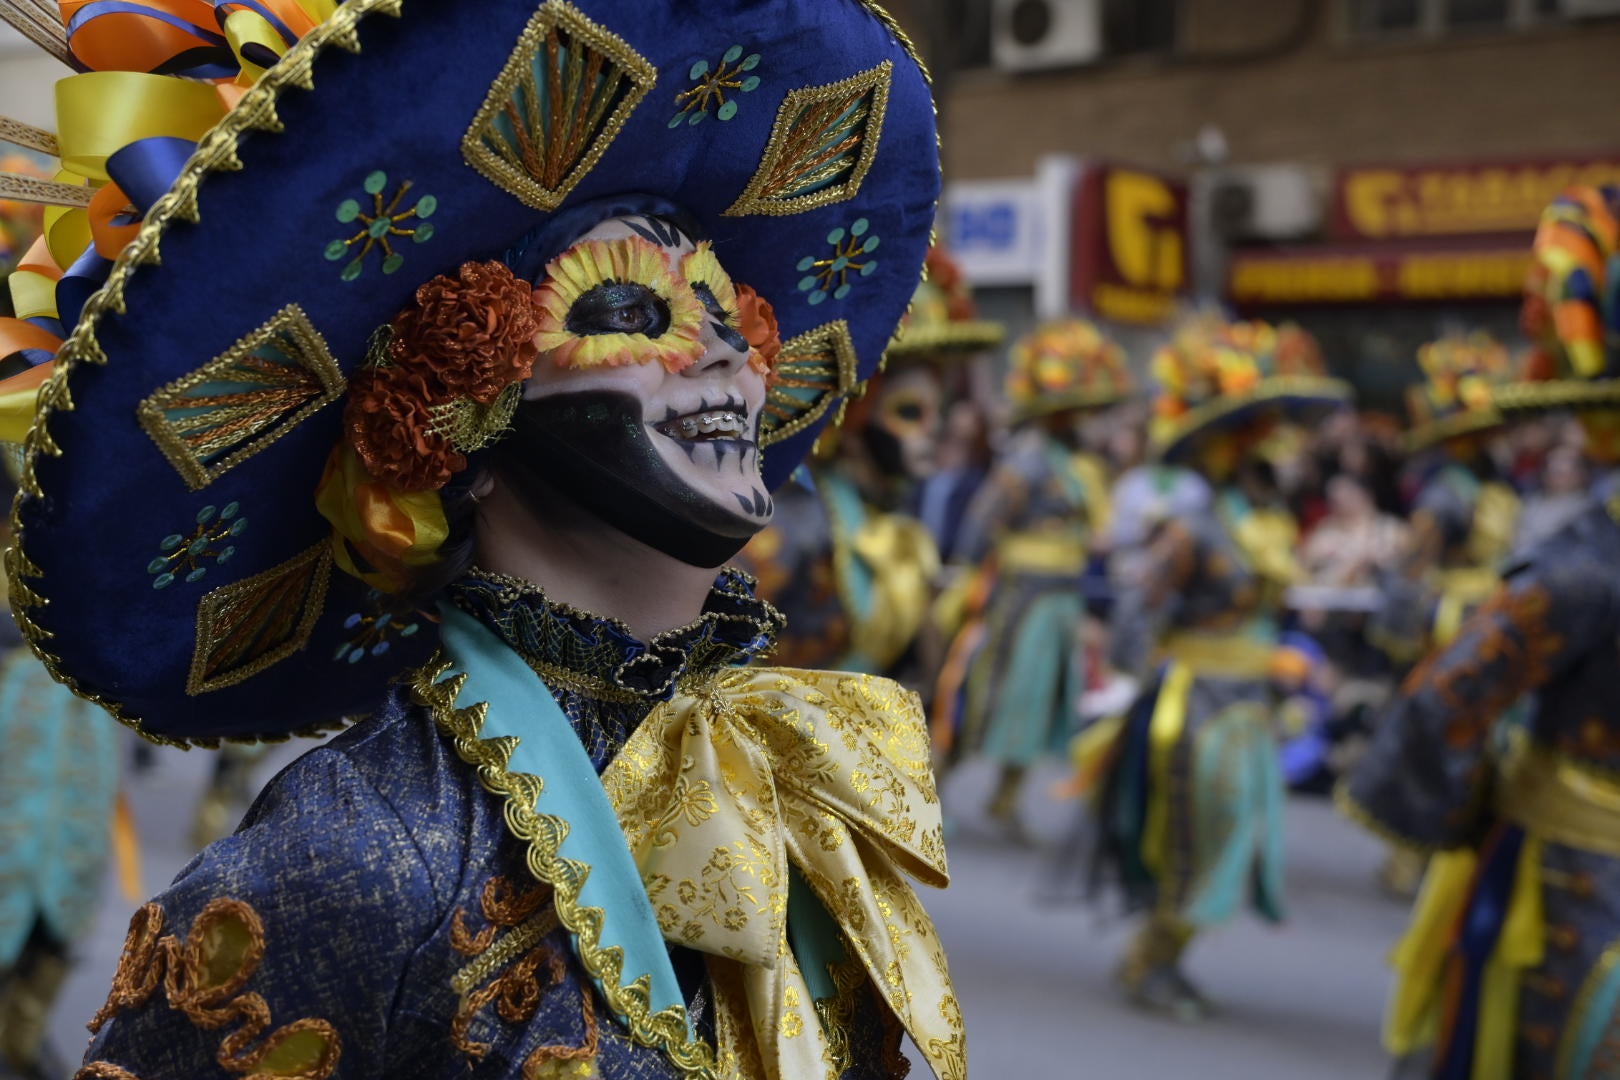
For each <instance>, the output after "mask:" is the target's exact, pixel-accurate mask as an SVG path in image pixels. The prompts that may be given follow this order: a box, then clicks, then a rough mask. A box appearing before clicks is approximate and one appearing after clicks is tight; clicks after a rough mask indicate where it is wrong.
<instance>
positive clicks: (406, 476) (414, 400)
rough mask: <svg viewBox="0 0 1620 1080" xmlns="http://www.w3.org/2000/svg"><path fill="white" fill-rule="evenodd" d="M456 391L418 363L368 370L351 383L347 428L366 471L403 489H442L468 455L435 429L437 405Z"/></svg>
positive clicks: (346, 417)
mask: <svg viewBox="0 0 1620 1080" xmlns="http://www.w3.org/2000/svg"><path fill="white" fill-rule="evenodd" d="M449 397H450V395H447V394H446V393H445V392H444V389H443V387H442V385H441V384H440V383H439V382H438V380H437V378H436V377H435V373H434V372H433V371H431V370H426V371H424V370H422V368H421V367H420V366H418V365H416V364H411V365H409V366H407V365H403V364H401V365H397V366H389V367H372V368H366V369H365V370H363V371H361V372H360V373H359V374H358V375H356V376H355V378H354V381H353V382H352V383H351V384H350V385H349V401H348V404H347V405H346V406H345V407H344V410H343V432H344V437H345V438H347V439H348V441H349V445H350V446H352V447H353V448H354V452H355V453H356V454H357V455H359V458H360V460H361V461H362V462H364V463H365V466H366V471H367V472H369V473H370V474H371V475H372V476H374V477H376V478H377V479H378V480H385V481H387V482H388V483H389V484H391V485H393V486H394V487H396V488H399V489H400V490H401V491H430V490H437V489H439V488H441V487H443V486H444V485H445V484H446V483H448V482H449V480H450V478H451V477H452V476H454V475H455V474H456V473H458V472H460V471H461V470H462V469H465V468H466V467H467V459H466V457H465V456H463V455H462V454H461V453H460V452H459V451H457V450H456V448H455V447H453V446H451V445H450V440H449V439H447V438H445V437H444V436H443V435H441V434H439V433H438V432H437V431H435V430H434V424H433V406H434V405H435V404H439V403H442V402H444V401H446V400H448V398H449Z"/></svg>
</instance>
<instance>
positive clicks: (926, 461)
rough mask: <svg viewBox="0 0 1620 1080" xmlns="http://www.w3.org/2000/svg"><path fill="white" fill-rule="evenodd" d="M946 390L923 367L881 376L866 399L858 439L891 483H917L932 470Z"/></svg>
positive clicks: (909, 366)
mask: <svg viewBox="0 0 1620 1080" xmlns="http://www.w3.org/2000/svg"><path fill="white" fill-rule="evenodd" d="M944 412H945V388H944V385H943V382H942V380H941V378H940V376H939V373H938V372H937V371H936V370H935V369H934V368H933V367H932V366H930V365H927V364H907V365H905V366H904V367H900V368H897V369H895V370H893V371H890V372H888V373H886V374H885V375H884V376H883V377H882V379H881V380H880V381H879V383H878V385H877V387H876V388H875V389H874V391H873V393H872V394H871V396H870V398H869V403H868V411H867V414H866V423H865V425H864V426H863V428H862V431H861V434H862V439H863V441H864V443H865V445H866V448H867V451H868V452H869V453H870V454H871V456H872V460H873V462H874V464H875V465H876V466H877V467H878V469H879V470H880V471H881V472H883V473H884V474H885V475H886V476H888V477H889V478H891V479H908V480H921V479H924V478H926V477H927V476H929V475H931V474H932V473H933V472H934V469H935V467H936V459H937V457H938V454H939V442H940V436H941V433H942V428H943V425H944Z"/></svg>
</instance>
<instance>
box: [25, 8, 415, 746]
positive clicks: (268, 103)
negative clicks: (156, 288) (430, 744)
mask: <svg viewBox="0 0 1620 1080" xmlns="http://www.w3.org/2000/svg"><path fill="white" fill-rule="evenodd" d="M44 2H45V0H34V2H30V0H0V13H4V14H7V15H8V16H9V14H10V13H15V12H19V11H21V10H22V9H23V8H25V7H26V8H27V9H29V10H30V11H33V12H38V11H43V10H44V9H43V8H42V7H41V4H43V3H44ZM403 2H404V0H348V2H347V3H344V4H342V5H340V6H339V7H338V8H337V10H336V11H335V12H334V13H333V15H332V17H331V18H330V19H328V20H327V21H326V22H324V23H322V24H321V25H320V26H317V27H316V28H315V29H314V30H311V31H310V32H309V33H308V34H306V35H305V36H304V37H303V38H302V39H301V40H300V41H298V43H297V44H295V45H294V46H293V47H292V48H291V49H289V50H288V51H287V54H286V55H285V56H283V57H282V58H281V59H280V60H279V61H277V62H276V63H275V64H274V65H273V66H272V67H270V68H269V69H268V70H267V71H266V72H265V73H264V75H263V76H261V77H260V79H259V81H258V82H257V83H255V84H254V86H253V87H252V89H250V90H248V92H247V93H246V94H244V95H243V96H242V100H241V101H240V102H238V103H237V105H236V108H234V109H232V110H231V112H230V113H229V114H227V115H226V117H225V118H224V119H223V120H221V121H220V122H219V123H218V124H216V125H215V126H214V127H213V128H212V129H210V130H209V132H208V133H207V134H206V135H204V136H203V138H202V141H201V142H199V143H198V144H197V150H196V152H195V153H193V154H192V155H191V158H190V160H188V161H187V162H186V165H185V168H184V169H182V170H181V173H180V176H179V178H178V179H177V180H176V181H175V182H174V185H173V186H172V187H171V188H170V189H169V190H168V192H167V193H166V194H164V196H163V197H162V198H160V199H159V200H158V201H157V202H156V203H155V204H154V205H153V207H152V209H151V210H150V211H149V212H148V213H147V215H146V218H145V220H144V221H143V222H142V224H141V229H140V232H139V233H137V234H136V236H135V239H133V240H132V241H130V243H129V245H128V246H126V247H125V248H124V250H123V252H122V253H121V254H120V255H119V256H118V260H117V262H115V263H114V264H113V268H112V270H111V272H110V273H109V274H108V275H107V282H106V284H105V285H103V286H102V287H101V288H100V289H99V290H98V291H97V292H96V293H95V294H94V295H93V296H91V297H90V299H89V300H87V301H85V305H84V310H83V312H82V313H81V314H80V316H79V321H78V323H77V325H75V326H74V328H73V332H72V333H71V334H69V335H68V339H67V341H65V342H64V343H63V345H62V348H61V349H60V351H58V353H57V356H56V368H55V370H54V372H53V373H52V375H51V377H50V379H49V380H47V381H46V383H45V384H44V386H42V387H41V388H40V392H39V404H38V407H37V411H36V413H35V418H34V426H33V427H32V428H30V429H29V432H28V439H27V441H26V442H25V443H24V450H25V455H24V458H23V467H22V475H21V477H20V478H19V481H18V485H17V495H16V498H15V499H13V501H12V504H11V527H12V535H13V541H12V546H11V547H10V548H9V549H8V550H7V552H6V557H5V559H6V571H7V577H8V578H9V588H10V594H11V604H12V614H13V616H14V617H15V618H16V620H17V625H18V626H19V627H20V628H21V630H22V632H23V636H24V637H25V638H26V639H27V640H28V645H29V648H31V649H32V650H33V652H34V655H35V656H37V657H39V659H40V661H41V662H42V663H43V664H44V665H45V668H46V670H47V671H49V672H50V673H51V677H52V678H54V679H56V681H57V682H60V683H62V684H63V685H65V686H66V687H67V688H68V689H70V690H72V691H73V692H74V693H75V694H77V695H79V696H80V697H82V698H84V699H85V700H87V701H91V702H94V703H95V704H97V705H99V706H101V707H102V708H103V709H106V710H107V712H109V713H110V714H112V716H113V718H114V719H116V720H118V722H119V723H121V724H124V725H125V726H127V727H129V728H132V729H134V730H135V732H136V733H137V734H139V735H141V736H143V737H144V738H146V739H148V740H150V741H152V742H156V743H161V744H164V745H169V746H179V747H182V748H186V747H189V746H207V747H217V746H219V745H220V743H221V742H249V743H252V742H281V741H285V740H286V739H289V738H294V737H301V736H306V735H319V734H322V733H324V732H326V731H330V730H332V729H333V728H335V727H341V726H343V725H344V724H345V723H346V722H347V721H343V720H340V721H337V722H335V723H330V724H324V725H319V726H317V727H312V728H308V729H305V730H301V731H295V732H290V733H288V734H287V735H284V736H275V737H273V738H260V739H235V738H227V739H219V738H203V737H196V736H193V737H190V738H187V739H176V738H173V737H170V736H165V735H159V734H156V733H154V732H151V731H148V730H146V727H145V724H144V723H143V721H142V718H141V717H138V716H131V715H130V714H129V713H127V712H125V711H124V708H123V706H122V705H120V704H119V703H118V702H116V701H112V700H109V699H107V698H105V697H103V696H102V695H101V694H99V693H97V692H95V691H94V690H91V689H89V688H87V687H84V686H81V685H80V684H79V682H78V681H77V680H76V679H74V678H73V677H72V676H71V675H69V674H68V673H67V672H65V671H63V670H62V666H61V661H60V660H59V659H58V658H57V657H56V656H55V655H53V654H52V653H51V651H50V649H49V647H48V646H49V642H50V638H51V634H50V633H49V632H48V631H46V630H45V629H44V628H42V627H41V626H39V624H38V623H36V622H35V621H34V619H33V618H32V614H31V610H32V609H37V608H40V607H43V606H45V605H46V604H47V603H48V601H47V600H45V599H44V598H43V597H41V596H40V595H39V594H38V593H37V592H36V591H35V590H34V589H33V588H32V587H31V586H29V585H28V583H27V582H26V581H25V580H24V579H25V578H27V579H31V580H38V579H39V578H40V577H41V576H42V574H41V571H40V568H39V566H38V565H37V564H36V563H34V561H33V560H32V559H30V558H29V557H28V556H27V554H26V553H25V547H26V544H27V541H28V537H27V535H26V533H27V530H26V529H24V528H23V523H22V504H23V500H24V499H29V498H35V499H37V498H43V497H44V493H43V491H42V490H41V488H40V486H39V479H38V477H37V476H36V474H35V469H34V463H35V461H36V460H37V459H38V458H39V456H40V455H42V454H43V455H45V456H47V457H59V456H61V453H62V449H61V447H60V446H58V445H57V443H56V441H55V440H54V439H52V438H51V433H50V421H51V418H52V416H53V415H54V414H56V413H58V412H71V411H72V409H73V399H72V396H71V394H70V392H69V390H68V382H69V379H70V378H71V376H72V374H73V372H74V371H75V370H76V369H77V368H78V366H79V365H80V364H105V363H106V362H107V354H106V352H105V351H104V350H103V349H102V347H101V345H100V343H99V342H98V341H97V340H96V332H97V330H98V328H99V326H100V322H101V318H102V316H103V315H105V314H106V313H108V312H112V313H114V314H121V313H122V312H123V311H124V289H125V287H126V286H127V285H128V282H129V279H130V277H131V276H132V275H133V274H134V273H135V272H136V271H137V269H139V268H140V267H142V266H156V265H157V264H158V263H159V262H160V261H161V256H160V254H159V246H160V244H161V241H162V239H163V235H164V233H165V231H166V230H167V229H168V227H169V223H170V222H171V221H173V220H175V219H179V220H181V221H186V222H189V223H191V224H196V223H197V222H198V220H199V219H200V215H199V212H198V208H197V189H198V187H199V186H200V185H201V184H202V182H203V180H204V178H206V177H207V175H208V174H209V173H213V172H234V171H236V170H238V169H240V168H241V167H242V161H241V159H240V158H239V157H238V156H237V154H236V145H237V140H239V139H240V138H242V136H243V135H245V134H247V133H249V132H252V131H269V132H278V131H280V129H281V121H280V119H279V118H278V117H277V116H276V99H277V98H278V97H279V96H280V95H281V93H282V92H283V91H285V90H286V89H287V88H289V87H298V88H300V89H304V90H309V89H313V88H314V85H315V77H314V64H315V58H316V57H317V56H318V55H320V53H321V51H322V50H324V49H326V48H327V47H328V46H330V45H336V46H338V47H340V48H343V49H346V50H347V51H349V52H359V51H360V39H359V35H358V33H357V31H356V28H357V27H358V26H359V25H360V23H361V22H362V20H364V19H366V18H368V17H370V16H373V15H391V16H395V17H398V15H399V13H400V6H401V4H402V3H403ZM6 21H7V22H11V21H12V20H11V18H9V17H7V18H6ZM12 25H16V23H12ZM18 29H19V30H21V27H19V28H18Z"/></svg>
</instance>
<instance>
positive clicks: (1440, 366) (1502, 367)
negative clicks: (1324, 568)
mask: <svg viewBox="0 0 1620 1080" xmlns="http://www.w3.org/2000/svg"><path fill="white" fill-rule="evenodd" d="M1511 366H1512V360H1511V358H1510V357H1509V355H1508V352H1507V349H1506V348H1504V347H1503V346H1502V345H1501V344H1499V343H1498V342H1496V341H1494V340H1492V339H1491V338H1490V336H1489V335H1486V334H1473V335H1469V336H1453V337H1447V338H1441V339H1440V340H1438V341H1434V342H1430V343H1429V344H1427V345H1424V346H1423V347H1422V348H1421V349H1419V350H1418V367H1419V369H1420V370H1421V371H1422V373H1423V381H1422V382H1421V383H1419V384H1417V385H1415V386H1413V387H1411V388H1410V390H1409V392H1408V396H1407V403H1408V411H1409V413H1410V418H1411V427H1410V428H1409V429H1408V430H1407V433H1406V437H1405V440H1404V441H1405V445H1406V448H1407V450H1408V451H1409V452H1410V453H1411V454H1412V455H1413V457H1414V461H1415V465H1414V468H1415V469H1416V475H1417V476H1418V477H1420V478H1421V479H1420V483H1419V486H1418V489H1417V493H1416V495H1415V497H1414V498H1413V501H1412V510H1411V515H1410V524H1411V537H1410V542H1409V544H1408V548H1407V552H1406V554H1405V556H1404V557H1403V558H1402V559H1401V560H1400V564H1399V566H1398V567H1397V568H1396V569H1395V570H1394V571H1392V572H1390V573H1387V574H1385V575H1384V603H1383V607H1382V608H1381V609H1380V610H1379V611H1378V612H1377V613H1375V614H1374V616H1373V618H1372V621H1371V624H1370V626H1369V630H1368V636H1369V639H1370V640H1371V641H1372V642H1373V643H1374V644H1375V645H1376V646H1377V647H1378V648H1379V649H1381V650H1382V651H1383V652H1384V654H1385V655H1386V656H1388V658H1389V660H1390V662H1391V663H1392V664H1393V665H1394V666H1395V670H1396V672H1397V674H1398V675H1404V674H1405V672H1406V671H1408V670H1409V669H1410V668H1411V666H1412V665H1413V664H1414V663H1416V662H1417V660H1418V659H1420V658H1421V657H1423V656H1425V655H1427V654H1428V653H1429V652H1431V651H1433V650H1434V649H1436V648H1440V647H1443V646H1445V645H1446V644H1448V643H1449V642H1450V641H1451V639H1452V638H1454V637H1455V636H1456V635H1457V632H1458V630H1459V629H1460V628H1461V626H1462V624H1463V620H1464V619H1465V618H1466V617H1467V615H1468V614H1469V612H1471V611H1472V610H1473V609H1474V608H1475V607H1477V606H1478V605H1479V604H1481V603H1483V602H1484V601H1485V599H1486V598H1488V597H1489V596H1490V595H1491V594H1492V593H1493V592H1494V591H1495V589H1496V586H1497V584H1498V582H1499V581H1500V575H1501V570H1502V561H1503V560H1504V559H1505V558H1506V557H1507V554H1508V552H1509V550H1510V548H1511V547H1512V542H1513V536H1514V533H1515V531H1516V526H1517V521H1518V511H1519V500H1518V496H1517V495H1516V494H1515V493H1514V491H1513V489H1512V488H1511V487H1510V486H1508V485H1507V484H1506V483H1504V482H1502V481H1501V480H1499V479H1497V478H1496V470H1495V466H1494V464H1493V462H1492V459H1491V455H1490V440H1491V439H1492V438H1493V437H1494V436H1495V435H1496V434H1497V433H1498V432H1499V431H1500V430H1501V429H1502V426H1503V423H1504V421H1503V416H1502V414H1501V412H1500V410H1499V409H1498V408H1497V405H1496V395H1497V392H1498V391H1499V390H1500V389H1501V388H1502V387H1503V386H1504V385H1505V384H1506V383H1507V382H1508V381H1509V379H1510V377H1511V374H1512V373H1511V370H1510V369H1511ZM1425 861H1426V860H1425V859H1424V857H1423V855H1422V853H1421V852H1418V851H1415V850H1413V849H1412V848H1410V847H1407V846H1405V845H1401V844H1396V845H1394V846H1392V847H1391V849H1390V852H1389V854H1388V856H1387V857H1386V858H1385V860H1384V863H1383V865H1382V867H1381V868H1380V870H1379V877H1380V880H1381V881H1382V883H1383V885H1384V887H1385V888H1386V889H1388V890H1389V891H1390V892H1391V893H1392V894H1394V895H1395V896H1398V897H1403V898H1408V899H1409V898H1410V897H1411V896H1412V895H1413V894H1414V893H1415V892H1416V890H1417V886H1418V883H1419V881H1420V880H1421V879H1422V876H1423V867H1424V864H1425Z"/></svg>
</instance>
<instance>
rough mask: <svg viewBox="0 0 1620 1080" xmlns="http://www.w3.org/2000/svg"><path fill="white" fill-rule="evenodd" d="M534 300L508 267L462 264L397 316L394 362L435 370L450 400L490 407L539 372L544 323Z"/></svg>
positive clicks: (391, 354)
mask: <svg viewBox="0 0 1620 1080" xmlns="http://www.w3.org/2000/svg"><path fill="white" fill-rule="evenodd" d="M531 294H532V290H531V288H530V286H529V285H528V284H527V283H525V282H522V281H519V280H518V279H517V277H516V275H514V274H513V273H512V271H511V270H510V269H508V268H507V267H506V265H505V264H504V263H499V262H482V263H474V262H470V263H463V264H462V266H461V269H460V270H459V271H458V272H457V274H456V276H455V277H451V276H450V275H448V274H440V275H439V276H438V277H436V278H434V279H433V280H432V281H430V282H428V283H427V284H426V285H423V286H422V287H421V288H419V289H417V290H416V303H415V304H413V305H412V306H410V307H408V308H406V309H405V310H404V311H402V312H400V313H399V315H398V316H396V317H395V319H394V343H393V345H391V346H390V347H389V360H390V362H392V363H394V364H397V365H399V366H401V367H410V368H415V369H419V370H425V371H432V372H433V373H434V374H435V375H437V377H438V379H437V381H438V383H439V385H440V387H442V389H443V393H444V396H445V397H446V398H454V397H469V398H472V399H473V400H474V401H477V402H479V403H480V404H483V405H488V404H490V403H491V402H493V401H494V400H495V399H496V398H498V397H500V395H501V391H503V390H505V389H506V388H507V387H508V386H511V385H512V384H513V383H515V382H517V381H519V380H521V379H527V378H528V377H529V374H530V373H531V372H532V371H533V369H534V358H535V356H536V355H537V354H538V352H539V350H538V348H537V347H536V345H535V343H534V335H535V332H536V331H537V330H539V329H540V317H539V313H538V312H537V311H536V310H535V307H534V303H533V300H532V298H531Z"/></svg>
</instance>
